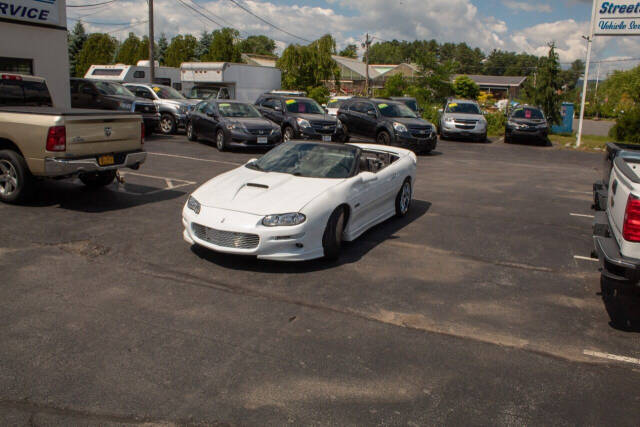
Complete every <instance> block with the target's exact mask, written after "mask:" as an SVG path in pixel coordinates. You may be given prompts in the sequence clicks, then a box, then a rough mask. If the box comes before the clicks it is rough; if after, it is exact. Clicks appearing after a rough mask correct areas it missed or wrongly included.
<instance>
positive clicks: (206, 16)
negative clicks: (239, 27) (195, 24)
mask: <svg viewBox="0 0 640 427" xmlns="http://www.w3.org/2000/svg"><path fill="white" fill-rule="evenodd" d="M178 1H179V2H180V4H182V5H183V6H184V7H188V8H189V9H191V10H193V11H194V12H196V13H197V14H198V15H201V16H203V17H204V18H205V19H207V20H208V21H211V22H213V23H214V24H216V25H217V26H218V27H220V28H222V27H224V25H222V24H221V23H219V22H218V21H216V20H215V19H213V18H211V17H209V16H208V15H205V14H204V13H202V12H201V11H200V10H198V9H196V8H195V7H193V6H191V5H189V4H187V3H186V2H184V1H183V0H178Z"/></svg>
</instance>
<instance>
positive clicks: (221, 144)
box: [216, 132, 224, 150]
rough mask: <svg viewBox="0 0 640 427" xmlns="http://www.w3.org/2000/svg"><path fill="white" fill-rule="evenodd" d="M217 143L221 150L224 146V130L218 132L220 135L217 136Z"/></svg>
mask: <svg viewBox="0 0 640 427" xmlns="http://www.w3.org/2000/svg"><path fill="white" fill-rule="evenodd" d="M216 145H217V146H218V149H220V150H222V148H223V147H224V134H223V133H222V132H218V135H217V136H216Z"/></svg>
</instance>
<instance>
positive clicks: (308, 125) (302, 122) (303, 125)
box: [296, 117, 311, 128]
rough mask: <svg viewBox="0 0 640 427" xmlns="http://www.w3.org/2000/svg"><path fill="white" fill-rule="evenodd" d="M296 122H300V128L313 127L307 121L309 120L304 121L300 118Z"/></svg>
mask: <svg viewBox="0 0 640 427" xmlns="http://www.w3.org/2000/svg"><path fill="white" fill-rule="evenodd" d="M296 122H298V126H300V127H301V128H310V127H311V123H309V120H307V119H303V118H301V117H298V118H297V119H296Z"/></svg>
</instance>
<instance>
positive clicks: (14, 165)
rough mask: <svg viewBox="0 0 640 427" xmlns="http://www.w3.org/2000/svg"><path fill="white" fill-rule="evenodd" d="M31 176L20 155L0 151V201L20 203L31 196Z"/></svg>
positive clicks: (8, 151) (10, 151) (9, 151)
mask: <svg viewBox="0 0 640 427" xmlns="http://www.w3.org/2000/svg"><path fill="white" fill-rule="evenodd" d="M32 191H33V176H32V175H31V172H30V171H29V168H28V167H27V163H26V162H25V160H24V158H23V157H22V155H20V154H19V153H16V152H15V151H12V150H0V201H2V202H5V203H21V202H24V201H25V200H27V199H28V198H29V196H31V193H32Z"/></svg>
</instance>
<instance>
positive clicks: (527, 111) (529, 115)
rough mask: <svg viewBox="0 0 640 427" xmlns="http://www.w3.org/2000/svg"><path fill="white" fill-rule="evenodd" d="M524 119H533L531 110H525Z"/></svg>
mask: <svg viewBox="0 0 640 427" xmlns="http://www.w3.org/2000/svg"><path fill="white" fill-rule="evenodd" d="M524 118H525V119H530V118H531V110H524Z"/></svg>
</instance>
